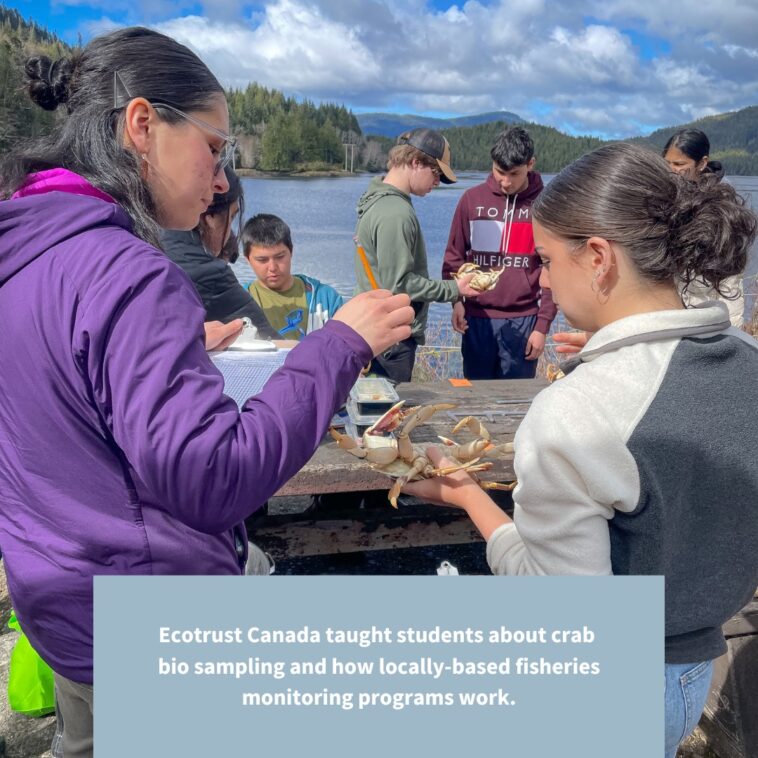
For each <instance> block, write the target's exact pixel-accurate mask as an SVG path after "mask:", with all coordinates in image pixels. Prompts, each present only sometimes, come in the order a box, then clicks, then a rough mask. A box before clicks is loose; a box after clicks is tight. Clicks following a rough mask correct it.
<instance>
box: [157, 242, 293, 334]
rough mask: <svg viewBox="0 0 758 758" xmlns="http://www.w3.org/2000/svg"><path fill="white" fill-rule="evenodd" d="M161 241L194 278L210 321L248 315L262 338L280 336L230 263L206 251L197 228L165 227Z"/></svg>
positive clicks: (171, 255) (191, 277) (228, 320)
mask: <svg viewBox="0 0 758 758" xmlns="http://www.w3.org/2000/svg"><path fill="white" fill-rule="evenodd" d="M161 243H162V245H163V250H164V252H165V253H166V255H167V256H168V257H169V258H171V260H172V261H173V262H174V263H176V264H177V265H178V266H180V267H181V268H182V269H183V270H184V272H185V273H186V274H187V275H188V276H189V277H190V279H192V282H193V284H194V285H195V289H196V290H197V292H198V294H199V295H200V297H201V299H202V301H203V305H204V306H205V316H206V320H207V321H222V322H223V323H225V324H227V323H229V322H230V321H232V320H234V319H235V318H242V317H243V316H247V317H248V318H249V319H250V320H251V321H252V322H253V324H254V325H255V326H257V327H258V334H259V336H260V337H262V338H264V339H278V338H279V335H278V334H277V333H276V331H274V329H273V328H272V326H271V324H269V322H268V319H267V318H266V316H265V315H264V313H263V311H262V310H261V307H260V306H259V305H258V303H256V302H255V301H254V300H253V299H252V298H251V297H250V293H249V292H248V291H247V290H246V289H245V288H244V287H243V286H242V285H241V284H240V283H239V282H238V281H237V277H236V276H235V275H234V272H233V271H232V269H231V266H229V264H228V263H226V261H223V260H221V259H219V258H214V257H213V256H212V255H211V254H210V253H209V252H207V251H206V249H205V248H204V247H203V244H202V242H201V241H200V235H199V234H198V233H197V232H196V231H190V232H177V231H169V230H164V231H163V234H162V236H161Z"/></svg>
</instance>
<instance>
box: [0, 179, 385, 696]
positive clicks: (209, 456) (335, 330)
mask: <svg viewBox="0 0 758 758" xmlns="http://www.w3.org/2000/svg"><path fill="white" fill-rule="evenodd" d="M51 174H52V172H44V175H43V174H39V175H37V180H35V181H36V182H37V183H36V185H35V184H32V185H31V186H28V187H26V188H25V189H24V190H23V191H22V193H20V194H22V195H24V196H21V197H18V196H14V199H11V200H7V201H5V202H0V325H2V326H0V330H1V331H0V335H1V336H0V549H2V552H3V558H4V560H5V568H6V571H7V575H8V585H9V589H10V594H11V597H12V599H13V603H14V606H15V608H16V611H17V613H18V616H19V620H20V622H21V626H22V628H23V629H24V631H25V632H26V634H27V635H28V636H29V638H30V640H31V642H32V645H33V646H34V647H35V648H36V649H37V650H38V652H39V653H40V654H41V655H42V657H43V658H44V659H45V660H46V661H47V662H48V663H49V664H50V665H51V666H52V668H53V669H54V670H55V671H57V672H59V673H60V674H62V675H63V676H66V677H68V678H70V679H73V680H75V681H78V682H85V683H90V682H92V576H93V575H95V574H237V573H241V565H242V564H243V563H244V557H245V556H244V555H240V554H239V553H240V551H239V550H238V549H237V546H238V545H239V543H240V542H241V543H242V544H243V545H244V550H245V551H246V548H247V543H246V540H245V539H244V532H243V529H242V527H241V525H240V522H241V520H242V519H243V518H244V517H246V516H247V515H249V514H250V513H252V512H253V511H254V510H255V509H256V508H258V507H259V506H260V505H261V504H262V503H263V502H264V501H265V500H266V499H267V498H268V497H270V496H271V495H273V494H274V493H275V492H276V491H277V489H279V487H281V485H282V484H283V483H284V482H286V481H287V480H288V479H289V478H290V477H292V476H293V475H294V474H295V473H296V472H297V471H298V469H300V468H301V467H302V466H303V465H304V464H305V463H306V462H307V461H308V459H309V458H310V457H311V455H312V454H313V452H314V450H315V449H316V447H317V446H318V444H319V442H320V440H321V439H322V436H323V434H324V432H325V431H326V428H327V426H328V424H329V421H330V419H331V417H332V414H333V413H334V411H335V410H336V409H337V408H338V407H339V406H340V404H341V403H342V402H343V401H344V399H345V397H346V396H347V393H348V391H349V389H350V386H351V385H352V384H353V382H354V381H355V380H356V378H357V377H358V374H359V372H360V369H361V367H362V366H364V365H366V364H367V363H368V362H369V360H370V359H371V350H370V348H369V347H368V345H367V344H366V342H365V341H364V340H363V339H362V338H361V337H360V336H359V335H358V334H357V333H356V332H354V331H353V330H352V329H350V328H349V327H348V326H346V325H345V324H342V323H340V322H338V321H333V320H332V321H329V322H328V323H327V325H326V327H325V328H324V329H319V330H318V331H315V332H313V334H310V335H308V336H307V337H306V338H305V339H304V340H303V341H302V342H301V343H300V345H299V346H298V347H297V348H295V349H294V350H293V351H292V353H291V354H290V356H289V357H288V358H287V361H286V363H285V365H284V367H283V368H282V369H280V370H279V371H278V372H277V373H276V374H274V376H273V377H272V378H271V379H270V381H269V382H268V384H267V385H266V387H265V389H264V390H263V392H261V394H260V395H258V396H256V397H253V398H251V399H250V400H248V402H247V403H246V404H245V406H244V408H243V410H242V411H241V412H240V411H239V410H238V409H237V406H236V404H235V403H234V401H233V400H231V399H230V398H228V397H226V396H225V395H224V394H223V379H222V377H221V375H220V374H219V372H218V371H217V370H216V369H215V368H214V366H213V364H212V363H211V361H210V359H209V358H208V355H207V354H206V351H205V347H204V331H203V317H204V310H203V307H202V305H201V303H200V300H199V298H198V296H197V294H196V293H195V290H194V288H193V286H192V283H191V282H190V280H189V279H188V278H187V276H186V275H185V274H184V272H182V270H181V269H180V268H179V267H178V266H176V265H175V264H174V263H172V262H171V261H170V260H169V259H168V258H167V257H166V256H165V255H164V254H163V253H162V252H160V251H159V250H156V249H155V248H153V247H151V246H150V245H148V244H146V243H145V242H142V241H141V240H139V239H137V238H136V237H134V235H133V234H131V233H130V222H129V219H128V217H127V216H126V214H125V213H124V211H123V210H122V209H121V208H120V206H118V205H116V204H115V203H113V202H112V201H110V198H107V197H104V196H103V195H102V193H99V194H96V191H94V188H92V187H90V186H89V185H88V184H87V183H86V182H85V181H84V180H83V179H81V178H80V177H77V176H76V175H73V174H70V173H69V172H60V171H59V172H57V175H58V176H60V177H61V178H62V181H56V179H55V175H53V176H52V177H51ZM36 190H39V193H38V194H37V193H36ZM17 194H18V193H17Z"/></svg>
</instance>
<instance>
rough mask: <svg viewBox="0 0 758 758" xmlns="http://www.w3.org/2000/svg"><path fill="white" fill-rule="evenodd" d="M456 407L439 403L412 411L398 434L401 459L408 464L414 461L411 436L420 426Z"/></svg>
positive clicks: (452, 404)
mask: <svg viewBox="0 0 758 758" xmlns="http://www.w3.org/2000/svg"><path fill="white" fill-rule="evenodd" d="M455 407H456V405H455V403H437V404H436V405H422V406H419V407H418V408H416V410H414V411H412V412H411V413H410V414H409V415H408V416H407V418H406V419H405V422H404V423H403V426H402V427H401V429H400V431H399V432H398V434H397V449H398V453H399V455H400V458H402V459H403V460H404V461H405V462H406V463H411V462H412V461H413V457H414V452H413V444H412V443H411V441H410V438H409V435H410V433H411V432H412V431H413V430H414V429H415V428H416V427H417V426H418V425H419V424H423V423H424V422H426V421H428V420H429V419H430V418H431V417H432V416H433V415H434V414H435V413H437V412H438V411H450V410H452V409H453V408H455Z"/></svg>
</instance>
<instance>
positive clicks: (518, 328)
mask: <svg viewBox="0 0 758 758" xmlns="http://www.w3.org/2000/svg"><path fill="white" fill-rule="evenodd" d="M466 320H467V322H468V329H467V330H466V332H465V333H464V335H463V341H462V350H461V351H462V353H463V375H464V376H465V377H466V379H533V378H534V375H535V373H536V372H537V361H528V360H526V358H525V357H524V354H525V353H526V343H527V340H528V339H529V336H530V335H531V333H532V332H533V331H534V325H535V324H536V323H537V316H536V315H534V316H522V317H520V318H470V317H466Z"/></svg>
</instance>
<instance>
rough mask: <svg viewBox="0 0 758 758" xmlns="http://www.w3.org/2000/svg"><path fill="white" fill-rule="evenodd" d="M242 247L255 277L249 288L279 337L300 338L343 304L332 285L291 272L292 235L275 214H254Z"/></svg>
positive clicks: (243, 235) (323, 321) (324, 320)
mask: <svg viewBox="0 0 758 758" xmlns="http://www.w3.org/2000/svg"><path fill="white" fill-rule="evenodd" d="M242 250H243V252H244V254H245V258H247V261H248V263H249V264H250V267H251V268H252V269H253V271H254V273H255V275H256V277H257V279H256V281H254V282H253V283H252V284H250V285H249V286H248V291H249V292H250V295H251V296H252V298H253V300H255V302H256V303H258V305H260V306H261V308H262V309H263V311H264V313H265V314H266V317H267V318H268V320H269V321H270V323H271V325H272V326H273V327H274V329H275V330H276V331H277V332H278V333H279V334H280V335H281V337H282V338H284V339H294V340H300V339H302V338H303V337H304V336H305V335H306V334H308V333H309V332H312V331H313V330H314V329H318V328H320V327H322V326H323V325H324V324H325V323H326V322H327V320H328V319H330V318H331V317H332V316H333V315H334V314H335V312H336V311H337V310H338V309H339V308H341V307H342V297H341V296H340V294H339V293H338V292H337V290H335V289H334V287H331V286H329V285H328V284H324V283H323V282H320V281H319V280H318V279H314V278H312V277H310V276H305V275H304V274H293V273H292V234H291V232H290V228H289V226H287V224H286V223H285V222H284V221H282V219H280V218H279V217H278V216H274V215H272V214H270V213H259V214H258V215H257V216H253V218H251V219H250V220H249V221H248V222H247V223H246V224H245V227H244V229H243V230H242Z"/></svg>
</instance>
